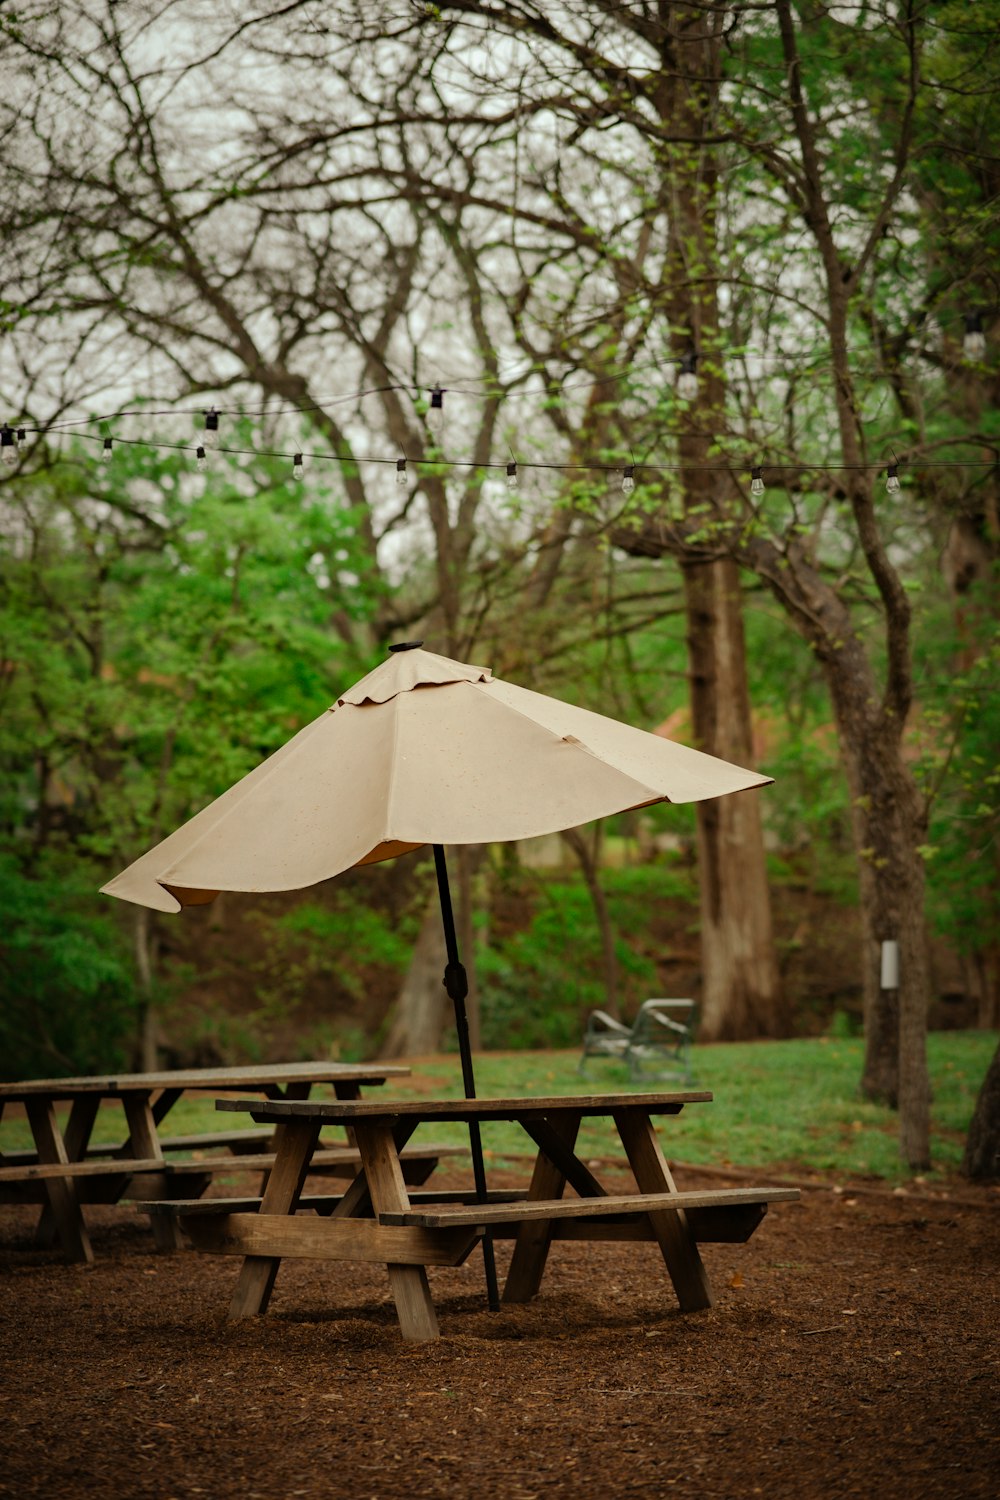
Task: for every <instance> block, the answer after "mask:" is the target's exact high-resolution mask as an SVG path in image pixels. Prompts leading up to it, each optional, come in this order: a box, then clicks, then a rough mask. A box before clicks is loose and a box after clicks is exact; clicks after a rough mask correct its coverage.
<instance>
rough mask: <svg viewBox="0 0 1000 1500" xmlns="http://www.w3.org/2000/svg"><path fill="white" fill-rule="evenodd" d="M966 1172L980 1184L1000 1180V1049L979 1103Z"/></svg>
mask: <svg viewBox="0 0 1000 1500" xmlns="http://www.w3.org/2000/svg"><path fill="white" fill-rule="evenodd" d="M962 1171H963V1172H964V1173H965V1174H966V1176H967V1177H972V1178H974V1179H975V1180H976V1181H978V1182H983V1181H989V1180H992V1179H994V1178H1000V1047H997V1050H996V1052H995V1053H994V1054H993V1061H992V1062H991V1063H990V1065H989V1068H988V1069H987V1072H986V1077H985V1079H984V1080H983V1086H982V1088H981V1089H980V1091H979V1098H978V1099H977V1100H976V1108H975V1112H974V1113H973V1116H972V1124H971V1126H970V1127H969V1135H968V1139H967V1140H966V1143H965V1155H964V1157H963V1158H962Z"/></svg>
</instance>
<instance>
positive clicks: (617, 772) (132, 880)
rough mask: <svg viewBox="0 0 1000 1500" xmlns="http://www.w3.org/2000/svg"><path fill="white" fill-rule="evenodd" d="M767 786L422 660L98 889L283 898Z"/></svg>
mask: <svg viewBox="0 0 1000 1500" xmlns="http://www.w3.org/2000/svg"><path fill="white" fill-rule="evenodd" d="M770 779H771V778H770V777H767V776H760V775H758V774H757V773H756V772H754V771H747V770H744V769H743V768H742V767H740V766H735V765H731V764H730V763H729V762H728V761H723V760H718V759H716V757H714V756H711V755H704V754H702V753H701V752H700V751H698V750H691V749H689V748H688V747H687V746H686V745H679V744H676V743H675V742H674V741H672V740H666V739H663V738H661V737H660V736H659V735H655V734H650V733H647V732H646V731H644V730H641V729H635V728H632V727H630V726H629V725H627V724H622V723H620V722H618V721H617V720H614V719H608V718H605V717H604V716H603V715H602V714H596V713H591V712H590V711H588V710H587V709H583V708H575V707H573V706H572V705H570V704H568V703H563V702H561V701H559V700H558V699H555V698H549V697H546V696H545V695H544V694H541V693H534V692H530V691H529V690H528V689H527V688H522V687H516V686H515V685H514V684H512V683H508V682H502V681H500V680H498V679H497V678H495V677H494V676H493V674H492V672H491V671H490V670H489V668H488V667H477V666H472V665H469V664H467V663H465V662H458V661H452V660H450V659H449V658H447V657H444V656H437V655H435V653H434V652H431V651H424V650H421V649H419V647H415V648H412V649H408V650H401V651H394V652H393V653H392V654H391V655H390V656H389V658H388V660H386V661H385V662H383V663H382V664H381V665H380V666H378V667H376V668H375V670H374V671H373V672H370V673H369V674H368V676H367V677H363V678H362V679H361V681H360V682H358V683H357V684H356V685H355V686H354V687H353V688H351V689H349V691H348V692H346V693H344V694H342V695H341V697H340V698H338V699H337V702H336V703H335V704H334V705H333V706H332V707H331V708H330V709H328V710H327V711H326V712H325V713H323V714H321V715H320V716H319V718H318V719H314V720H313V722H312V723H311V724H307V725H306V727H305V728H304V729H302V730H300V731H299V733H298V734H296V735H295V736H294V738H292V739H291V740H289V741H288V742H287V744H285V745H283V746H282V747H281V749H279V750H277V751H276V752H275V753H274V754H273V755H272V756H271V757H270V758H269V759H268V760H266V761H264V762H263V763H262V764H261V765H259V766H257V767H256V768H255V769H254V770H253V771H251V772H250V773H249V774H248V775H246V776H244V777H243V779H242V781H239V782H237V783H236V784H235V786H232V787H230V788H229V790H228V791H226V792H223V794H222V795H221V797H218V798H216V800H215V801H214V802H212V803H211V804H210V805H209V806H208V807H206V808H205V809H204V810H203V811H202V812H200V813H198V814H196V816H195V817H193V818H192V819H191V820H190V821H189V822H188V823H185V824H184V826H183V827H182V828H179V829H178V830H177V831H176V832H175V833H172V834H171V835H170V836H169V837H168V838H166V839H164V840H163V842H162V843H160V844H157V845H156V847H155V848H153V849H151V850H150V851H149V852H148V853H147V854H144V855H143V856H142V857H141V858H140V859H138V860H136V861H135V863H134V864H132V865H129V867H128V868H127V869H126V870H124V871H123V872H122V873H121V874H120V875H117V876H115V878H114V879H113V880H111V881H109V882H108V884H107V885H105V886H104V887H102V889H103V891H104V893H105V894H106V895H109V896H118V897H120V898H121V899H122V900H125V901H133V902H136V903H137V904H139V905H141V906H149V907H153V908H155V909H156V910H158V911H168V912H175V911H178V910H179V909H180V907H181V906H191V905H199V904H202V903H204V902H206V901H211V900H212V899H213V897H214V896H216V895H217V894H218V892H219V891H288V890H299V889H302V888H304V887H306V886H311V885H315V884H317V883H318V882H319V881H321V880H328V879H330V877H331V876H334V875H338V874H340V873H341V871H343V870H347V869H350V868H351V867H352V866H354V865H363V864H371V863H374V862H375V861H377V860H382V859H391V858H392V857H393V856H395V855H398V854H404V853H407V852H408V851H409V850H411V849H418V848H420V847H421V846H422V845H424V844H442V845H443V844H483V843H495V842H504V841H507V840H512V839H525V838H532V837H535V836H537V835H539V834H545V833H556V832H558V831H559V830H560V829H563V828H573V827H576V825H577V824H579V823H586V822H590V821H591V820H592V819H594V818H602V817H606V816H608V815H610V814H611V813H616V812H624V811H625V810H626V809H628V808H634V807H643V806H646V805H648V804H649V803H653V802H663V801H667V802H699V801H702V800H703V799H705V798H708V797H720V796H724V795H725V794H727V793H729V792H738V791H743V790H745V789H746V788H748V787H754V786H763V785H764V784H766V783H767V782H768V781H770Z"/></svg>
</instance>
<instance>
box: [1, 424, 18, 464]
mask: <svg viewBox="0 0 1000 1500" xmlns="http://www.w3.org/2000/svg"><path fill="white" fill-rule="evenodd" d="M0 458H2V459H3V461H4V463H5V464H6V465H7V467H8V468H9V469H12V468H13V467H14V465H15V464H16V463H17V444H16V443H15V441H14V431H13V428H11V427H7V426H6V425H4V426H3V427H0Z"/></svg>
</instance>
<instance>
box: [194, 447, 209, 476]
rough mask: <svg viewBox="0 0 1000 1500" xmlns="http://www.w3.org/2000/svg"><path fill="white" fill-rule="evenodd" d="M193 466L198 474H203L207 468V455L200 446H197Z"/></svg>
mask: <svg viewBox="0 0 1000 1500" xmlns="http://www.w3.org/2000/svg"><path fill="white" fill-rule="evenodd" d="M194 466H195V468H196V469H197V470H198V473H199V474H204V472H205V470H206V469H207V468H208V454H207V453H206V452H205V450H204V448H203V447H202V446H201V445H200V444H199V445H198V451H197V453H196V454H195V458H194Z"/></svg>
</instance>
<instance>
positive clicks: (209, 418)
mask: <svg viewBox="0 0 1000 1500" xmlns="http://www.w3.org/2000/svg"><path fill="white" fill-rule="evenodd" d="M202 443H203V445H204V446H205V447H206V448H218V446H219V413H218V412H217V411H216V409H215V407H214V406H213V407H212V409H211V411H207V412H206V413H205V434H204V436H203V438H202Z"/></svg>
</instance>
